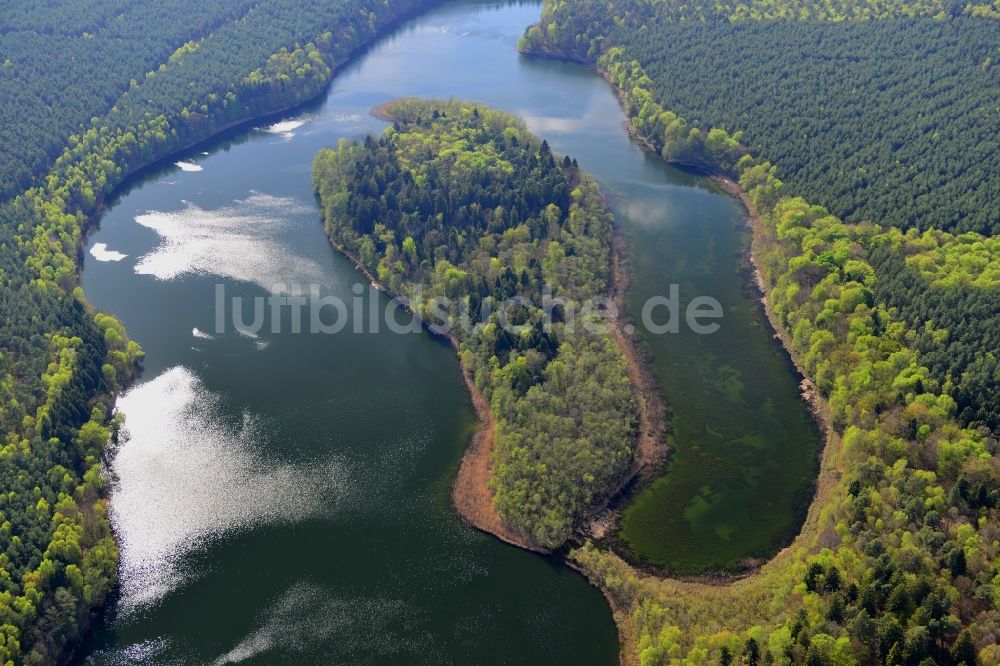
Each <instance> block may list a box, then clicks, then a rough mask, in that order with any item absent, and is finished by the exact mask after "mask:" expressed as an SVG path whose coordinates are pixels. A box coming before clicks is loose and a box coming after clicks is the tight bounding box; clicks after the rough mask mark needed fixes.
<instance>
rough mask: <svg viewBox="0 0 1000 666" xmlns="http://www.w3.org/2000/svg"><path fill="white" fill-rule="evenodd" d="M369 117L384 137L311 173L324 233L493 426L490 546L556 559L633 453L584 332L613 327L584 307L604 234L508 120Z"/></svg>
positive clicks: (611, 356)
mask: <svg viewBox="0 0 1000 666" xmlns="http://www.w3.org/2000/svg"><path fill="white" fill-rule="evenodd" d="M379 113H380V114H381V115H383V116H384V117H386V118H388V119H391V120H392V121H393V125H392V127H390V128H389V129H387V130H386V131H385V133H384V134H383V135H382V136H380V137H371V136H369V137H366V138H365V140H364V141H359V142H343V143H341V145H339V146H337V148H336V149H324V150H323V151H321V152H320V153H319V155H317V157H316V161H315V164H314V166H313V182H314V185H315V187H316V191H317V192H318V194H319V196H320V200H321V202H322V206H323V219H324V221H325V224H326V229H327V233H328V234H329V235H330V239H331V241H332V242H333V243H334V244H335V246H337V247H338V248H340V249H342V250H343V251H344V252H346V253H347V254H348V255H349V256H351V257H352V258H355V260H356V261H357V262H358V264H359V266H360V267H361V268H362V269H363V270H365V271H366V272H367V273H368V274H369V275H372V276H375V277H376V279H377V280H378V281H379V282H380V283H381V284H383V285H385V287H386V289H387V290H388V291H389V292H390V293H392V294H394V295H397V296H399V297H401V298H403V299H404V302H406V303H408V305H409V307H410V308H412V310H413V311H414V312H415V313H416V314H418V315H419V316H420V317H421V319H422V320H423V321H424V322H425V323H426V324H428V325H429V326H432V327H433V326H439V327H442V326H443V327H445V328H446V330H447V332H448V333H447V334H448V335H449V336H450V337H452V338H453V340H454V342H455V344H456V346H457V348H458V351H459V355H460V357H461V361H462V367H463V369H464V371H465V372H466V373H467V374H468V375H469V376H470V377H471V378H472V384H473V386H474V389H475V390H476V391H479V392H481V394H482V395H483V396H484V397H485V399H486V400H487V401H488V403H489V406H490V410H491V412H492V416H493V419H490V421H492V423H489V422H488V423H489V425H490V426H491V427H492V428H493V429H494V432H493V433H490V434H489V435H487V437H488V439H489V440H491V441H492V451H491V452H483V453H484V454H485V455H490V457H491V460H490V463H491V464H490V466H489V469H490V470H491V473H490V474H489V476H488V478H484V479H480V480H478V482H479V483H483V484H488V485H489V488H490V489H491V490H492V493H489V494H487V496H486V497H485V499H484V500H480V501H486V502H491V503H492V505H493V506H492V507H486V509H487V510H489V509H490V508H494V509H495V510H496V511H497V512H498V513H499V516H500V518H501V520H502V528H501V532H502V533H501V536H505V537H506V538H510V539H511V540H513V541H515V542H522V543H526V544H527V545H528V546H530V547H541V548H543V549H546V550H551V549H555V548H558V547H559V546H561V545H562V544H563V543H564V542H565V541H566V540H567V538H569V537H570V535H571V533H572V530H573V528H574V527H576V526H578V525H579V523H580V521H581V520H582V519H583V518H584V517H585V516H586V515H587V514H588V512H589V511H590V510H592V509H593V508H594V507H596V506H599V505H600V504H601V503H602V502H603V501H606V500H607V498H608V496H609V495H610V494H611V493H612V491H613V490H614V489H615V488H616V487H617V486H618V485H620V483H621V481H622V479H623V477H624V476H625V474H626V472H627V470H628V469H629V467H630V466H631V465H632V460H633V449H634V445H635V441H636V436H637V431H636V420H637V417H636V405H635V402H634V399H633V394H632V387H631V385H630V380H629V376H628V372H627V369H626V364H625V358H624V357H623V354H622V351H621V349H619V347H618V346H617V344H616V342H615V340H614V339H613V338H612V336H611V335H610V333H609V331H608V330H598V329H599V327H603V328H604V329H607V328H609V327H610V326H612V325H613V323H612V324H608V323H607V322H604V321H603V320H602V313H601V311H599V310H597V309H592V310H589V311H588V308H587V305H586V303H587V302H588V301H590V300H592V299H593V298H594V297H595V296H603V295H605V294H607V293H608V289H609V279H610V276H609V269H610V266H611V257H610V252H611V235H612V229H611V216H610V214H609V213H608V212H607V210H606V209H605V207H604V200H603V197H602V195H601V192H600V190H599V188H598V187H597V184H596V183H595V182H594V181H593V180H592V179H591V178H590V177H589V176H587V175H586V174H585V173H584V172H582V171H581V170H580V169H579V167H578V166H577V165H576V164H575V163H574V161H573V160H571V159H570V158H569V157H568V156H566V157H562V158H559V157H557V156H556V155H554V154H553V153H552V150H551V148H550V147H549V145H548V143H546V142H545V141H539V140H538V139H537V138H536V137H534V136H532V135H531V134H530V133H529V132H528V130H527V129H526V128H525V126H524V124H523V123H522V122H520V121H519V120H517V119H516V118H514V117H513V116H511V115H509V114H507V113H505V112H502V111H498V110H494V109H490V108H486V107H483V106H478V105H475V104H473V103H470V102H460V101H450V102H437V101H424V100H398V101H395V102H392V103H389V104H387V105H383V106H382V107H380V109H379ZM546 299H551V302H549V301H547V300H546ZM484 471H485V470H484ZM490 494H492V497H489V495H490ZM459 506H462V502H461V500H460V501H459ZM475 508H476V507H473V509H475ZM479 508H481V507H479ZM467 513H470V512H467ZM480 526H482V525H480ZM508 530H509V531H512V533H513V534H512V535H508V534H507V533H508Z"/></svg>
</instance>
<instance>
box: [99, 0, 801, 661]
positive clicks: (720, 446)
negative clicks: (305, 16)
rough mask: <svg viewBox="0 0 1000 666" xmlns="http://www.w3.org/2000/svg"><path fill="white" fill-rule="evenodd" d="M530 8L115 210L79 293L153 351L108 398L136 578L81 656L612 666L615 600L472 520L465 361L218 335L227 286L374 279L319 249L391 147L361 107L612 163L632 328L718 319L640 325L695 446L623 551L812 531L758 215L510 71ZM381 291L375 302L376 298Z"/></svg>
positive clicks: (413, 351) (694, 549)
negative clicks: (409, 101)
mask: <svg viewBox="0 0 1000 666" xmlns="http://www.w3.org/2000/svg"><path fill="white" fill-rule="evenodd" d="M538 13H539V5H538V4H535V3H528V4H505V5H495V4H482V3H472V2H460V3H454V4H448V5H446V6H444V7H442V8H439V9H436V10H433V11H430V12H428V13H426V14H424V15H423V16H421V17H419V18H416V19H414V20H412V21H409V22H408V23H407V24H406V25H405V26H404V27H402V28H401V29H399V30H397V31H395V32H394V33H392V34H391V35H389V36H387V37H385V38H384V39H382V40H380V41H379V42H378V43H377V44H376V45H375V46H373V48H371V49H370V50H368V51H367V52H366V53H365V54H364V55H363V56H361V57H359V58H358V59H357V60H356V61H355V62H354V63H352V64H350V65H349V66H347V67H345V68H344V69H343V70H342V71H341V73H340V74H339V75H338V76H337V77H336V78H335V80H334V82H333V85H332V87H331V89H330V91H329V93H328V94H327V95H326V97H325V99H324V100H323V101H322V102H320V103H317V104H315V105H312V106H311V107H309V108H307V109H304V110H302V111H300V112H298V113H296V114H293V115H292V116H290V117H288V118H284V119H282V120H281V122H280V123H278V124H272V125H269V126H267V127H258V128H255V129H252V130H240V131H238V132H234V133H231V134H230V135H229V136H227V137H225V138H223V139H221V140H220V141H218V142H215V143H213V144H212V145H210V146H207V147H202V148H199V149H197V150H194V151H191V152H190V153H189V154H186V155H184V156H183V157H182V158H178V159H177V162H179V164H177V165H174V164H167V165H164V166H162V167H160V168H157V169H155V170H153V171H151V172H150V173H148V174H147V175H146V176H145V177H144V178H142V179H141V180H139V181H138V182H136V183H135V184H134V185H133V186H132V187H130V188H128V189H127V190H126V191H125V192H123V193H122V194H121V195H120V196H119V197H118V199H117V200H116V201H114V202H111V205H110V206H109V210H108V213H107V214H106V215H105V217H104V218H103V220H102V222H101V228H100V230H99V231H98V232H96V233H95V234H93V236H92V237H91V239H90V245H89V246H88V248H87V255H86V256H87V260H86V270H85V271H84V278H83V283H84V288H85V290H86V292H87V294H88V297H89V299H90V300H91V302H92V303H93V304H94V305H95V306H96V307H98V308H100V309H102V310H105V311H109V312H113V313H115V314H116V315H118V316H119V317H120V318H121V320H122V321H123V322H124V324H125V326H126V327H127V329H128V331H129V334H130V335H131V337H133V338H134V339H136V340H137V341H139V342H140V344H142V345H143V348H144V349H145V351H146V353H147V357H146V363H145V368H146V369H145V373H144V375H143V382H142V383H141V384H139V385H137V386H136V387H135V388H133V389H132V390H131V391H129V392H128V393H127V394H126V395H125V396H123V397H122V398H121V400H120V402H119V407H120V409H121V410H122V411H123V412H124V414H125V417H126V426H125V429H126V431H127V435H128V440H127V441H125V442H124V443H123V445H122V446H121V447H120V448H119V450H118V451H117V452H116V453H115V455H114V456H113V462H112V472H113V473H114V476H115V482H114V486H113V493H112V512H113V520H114V525H115V528H116V531H117V534H118V537H119V539H120V542H121V545H122V553H121V555H122V561H121V577H122V585H121V591H120V595H119V598H118V599H117V601H116V602H115V606H114V609H113V610H112V612H110V613H109V615H108V616H107V618H106V620H105V621H104V622H103V623H102V624H101V625H100V627H99V628H98V630H97V631H96V632H95V634H94V636H93V637H92V640H91V641H90V643H89V644H88V645H87V646H86V650H85V652H84V656H83V661H84V662H85V663H88V664H131V663H155V664H222V663H253V664H278V663H280V664H332V663H343V664H395V663H434V664H449V663H453V664H466V663H476V664H509V663H525V664H540V663H550V664H556V663H575V664H580V663H585V664H613V663H616V662H617V649H618V648H617V635H616V632H615V627H614V623H613V621H612V618H611V612H610V610H609V609H608V607H607V605H606V603H605V601H604V599H603V598H602V597H601V595H600V594H599V592H598V591H597V590H595V589H593V588H592V587H590V586H589V585H588V584H587V583H586V581H585V580H584V579H583V578H582V577H581V576H579V575H577V574H575V573H573V572H572V571H570V570H568V569H567V568H565V567H564V566H562V565H560V564H558V563H557V562H555V561H553V560H551V559H546V558H542V557H538V556H536V555H533V554H530V553H527V552H524V551H521V550H518V549H515V548H512V547H508V546H506V545H504V544H501V543H499V542H497V541H495V540H494V539H492V538H490V537H488V536H486V535H483V534H480V533H478V532H475V531H473V530H471V529H469V528H467V527H465V526H463V525H462V524H461V523H460V522H459V520H458V519H457V517H456V516H455V515H454V512H453V511H452V508H451V506H450V502H449V491H450V486H451V482H452V479H453V477H454V473H455V471H456V469H457V466H458V462H459V459H460V457H461V455H462V452H463V451H464V448H465V446H466V444H467V443H468V438H469V435H470V434H471V432H472V430H473V429H474V427H475V416H474V413H473V410H472V408H471V404H470V401H469V397H468V395H467V393H466V391H465V388H464V385H463V383H462V381H461V377H460V375H459V372H458V365H457V361H456V359H455V357H454V353H453V352H452V351H451V350H450V349H449V348H447V347H445V346H444V345H443V344H441V343H440V342H438V341H435V340H434V339H432V338H431V337H429V336H428V335H426V334H422V333H421V334H412V335H409V334H408V335H398V334H395V333H392V332H391V331H388V330H386V329H385V328H384V327H383V328H382V329H381V330H380V331H379V332H378V333H372V332H367V333H365V334H353V333H351V330H352V328H353V323H350V324H348V326H347V327H346V328H345V329H344V330H343V331H342V332H341V333H338V334H336V335H309V334H293V333H291V332H289V328H290V326H289V323H290V322H289V321H287V320H281V322H280V323H281V324H282V326H281V332H274V333H272V332H271V331H270V328H271V327H270V325H268V326H265V327H264V329H263V330H261V331H259V332H257V333H250V332H248V331H242V332H241V331H238V330H235V329H234V328H233V326H232V325H231V322H228V323H229V324H230V325H228V326H227V327H226V330H225V332H222V333H220V332H218V331H217V330H216V309H215V304H216V289H217V287H218V286H219V285H221V286H222V288H224V289H225V291H226V294H227V295H228V296H229V297H232V296H242V297H244V298H245V299H250V298H253V297H264V296H267V295H268V294H270V293H273V292H275V291H278V292H280V291H282V289H284V288H288V286H289V285H293V284H297V285H302V286H307V285H310V284H319V285H322V288H323V290H324V291H325V293H328V294H335V295H338V296H340V297H341V298H342V299H344V300H345V301H346V302H348V303H351V302H352V299H354V298H355V291H354V290H352V288H353V287H354V286H355V285H357V284H358V283H361V284H362V285H364V283H363V280H361V278H360V276H359V275H358V274H357V272H356V271H355V270H354V268H353V266H352V265H351V264H350V263H349V262H348V261H347V260H345V259H344V258H342V257H341V256H339V255H337V254H336V253H334V252H333V250H332V249H331V248H330V246H329V244H328V243H327V240H326V238H325V236H324V234H323V229H322V224H321V222H320V219H319V213H318V210H317V207H316V202H315V198H314V196H313V193H312V189H311V181H310V174H309V172H310V168H311V163H312V159H313V157H314V155H315V153H316V151H317V150H318V149H319V148H320V147H322V146H324V145H331V144H334V143H336V141H337V140H338V139H339V138H342V137H356V136H360V135H362V134H364V133H366V132H378V131H381V129H382V128H383V127H384V126H385V124H384V123H383V122H381V121H379V120H376V119H374V118H372V117H371V116H369V113H368V111H369V109H370V108H371V107H372V106H374V105H376V104H378V103H380V102H383V101H385V100H387V99H390V98H394V97H399V96H422V97H443V98H447V97H459V98H465V99H472V100H478V101H482V102H484V103H487V104H490V105H493V106H497V107H501V108H504V109H506V110H508V111H511V112H513V113H516V114H518V115H520V116H522V117H523V118H524V119H525V120H526V121H527V123H528V125H529V127H530V128H531V129H532V130H533V131H535V132H536V133H537V134H539V135H541V136H543V137H545V138H547V139H548V141H549V142H550V143H551V144H552V146H553V149H554V150H556V151H557V152H559V153H568V154H570V155H572V156H573V157H576V158H577V159H578V160H579V162H580V164H581V166H582V167H584V168H586V169H588V170H590V171H591V172H592V173H594V174H595V175H596V176H597V178H598V179H599V180H600V181H601V183H602V185H603V186H604V187H605V188H606V190H607V191H608V192H609V194H610V195H611V199H612V201H613V205H614V207H615V209H616V213H617V215H618V219H619V223H620V224H621V226H622V228H623V229H624V231H625V232H626V234H627V236H628V238H629V240H630V244H631V254H632V257H631V261H632V264H633V267H634V270H635V279H634V287H633V289H632V291H631V294H630V308H631V309H632V310H633V311H634V312H635V313H637V312H638V311H639V310H638V308H641V302H642V301H644V300H645V298H647V297H648V296H649V295H653V294H656V293H661V294H665V293H667V292H666V290H667V289H668V286H669V284H670V283H677V284H679V285H680V288H681V294H682V296H683V298H685V299H687V298H690V297H691V296H692V295H694V294H703V295H709V296H713V297H715V298H717V299H718V300H719V301H720V302H722V304H723V306H724V307H725V309H726V312H725V318H724V319H723V320H722V328H721V329H720V332H719V333H718V334H716V335H714V336H693V335H685V334H680V335H676V336H670V335H666V336H648V337H647V339H646V341H647V343H648V344H649V349H650V352H651V358H652V360H653V363H654V368H655V370H656V374H657V378H658V380H659V381H660V382H661V384H662V387H663V392H664V395H665V397H666V399H667V401H668V403H669V405H670V407H671V409H672V411H673V412H674V413H673V414H672V415H671V417H670V423H671V426H672V427H673V430H674V436H673V440H674V445H675V447H676V452H675V455H674V456H673V458H672V463H671V465H672V467H671V469H669V470H668V472H667V474H666V475H665V476H664V477H663V478H662V479H661V480H660V481H657V482H656V483H655V484H653V486H651V488H650V489H649V490H647V491H646V492H644V493H642V494H640V495H639V496H638V497H637V498H636V500H635V502H634V503H633V504H632V505H631V506H630V507H629V508H628V509H627V510H626V513H625V520H624V522H623V532H622V535H623V537H624V540H625V541H626V542H627V543H628V544H630V545H631V547H632V549H634V550H635V551H636V552H637V553H638V554H640V555H641V556H643V557H645V558H647V559H649V560H651V561H654V562H657V563H659V564H664V565H668V566H672V567H675V568H681V569H697V568H704V567H711V566H715V565H717V564H719V563H722V564H728V563H730V562H731V561H732V560H733V559H734V558H736V559H739V558H742V557H745V556H747V555H754V554H767V553H768V552H773V550H774V549H776V548H777V547H780V545H782V544H783V543H784V542H785V541H786V540H787V539H788V538H789V536H790V535H791V534H792V533H794V531H795V529H796V527H797V525H798V520H799V517H800V514H801V508H802V505H803V504H802V502H803V498H804V497H807V495H808V489H809V484H810V479H811V478H812V476H814V473H815V451H816V436H815V432H814V430H813V429H812V426H811V423H810V421H809V418H808V414H807V412H806V410H805V408H804V406H803V404H802V403H801V401H800V400H799V399H798V396H797V392H796V380H795V377H794V375H793V373H792V372H791V371H790V369H789V367H788V365H787V359H786V358H785V357H784V356H783V355H782V354H781V353H780V352H779V351H778V350H777V348H776V347H775V345H774V344H773V341H771V340H770V339H769V333H768V331H767V330H766V329H765V328H764V327H762V326H761V323H760V319H759V308H758V306H757V305H755V304H754V303H753V300H752V298H750V297H749V296H748V295H747V294H746V293H745V292H744V290H743V280H742V277H741V275H740V274H739V254H740V252H741V250H742V248H743V247H745V238H744V237H743V236H742V232H741V231H740V227H739V221H740V211H739V208H738V206H737V205H736V204H735V203H734V202H733V201H732V200H731V199H729V198H727V197H725V196H723V195H722V194H721V193H719V192H718V191H716V190H714V189H713V188H712V187H711V186H710V184H709V183H707V181H705V180H704V179H702V178H698V177H694V176H690V175H687V174H683V173H681V172H678V171H676V170H674V169H671V168H669V167H667V166H665V165H663V164H662V163H660V162H658V161H656V160H652V159H650V158H648V157H646V156H645V155H644V154H643V153H642V152H641V151H640V150H639V149H638V148H636V147H635V146H633V145H632V144H631V143H630V142H629V140H628V136H627V134H626V133H625V131H624V129H623V127H622V119H623V118H622V113H621V110H620V109H619V107H618V104H617V100H616V99H615V97H614V95H613V94H612V92H611V90H610V89H609V88H608V86H607V85H606V84H605V83H604V82H603V81H602V80H601V79H599V78H598V77H597V76H595V75H594V74H593V73H591V72H589V71H587V70H585V69H583V68H581V67H578V66H575V65H569V64H564V63H558V62H553V61H540V60H533V59H529V58H524V57H520V56H518V54H517V53H516V51H515V44H516V40H517V37H518V36H519V35H520V34H521V33H522V32H523V30H524V28H525V27H526V26H527V25H529V24H530V23H532V22H534V21H535V20H537V17H538ZM122 255H124V256H122ZM279 283H280V284H282V285H284V287H277V288H276V287H275V285H276V284H279ZM364 286H365V287H366V288H365V289H364V290H363V293H362V294H361V296H360V298H361V307H362V308H363V310H362V311H366V310H367V308H368V307H369V306H370V305H371V304H372V302H373V299H374V303H375V305H376V306H378V307H380V308H381V307H384V306H385V304H386V303H387V301H386V299H385V297H384V296H382V295H378V294H372V293H371V292H370V291H369V290H368V289H367V285H364ZM248 312H249V311H248ZM249 319H250V317H249V315H248V317H247V320H248V321H249ZM810 438H811V439H810Z"/></svg>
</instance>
